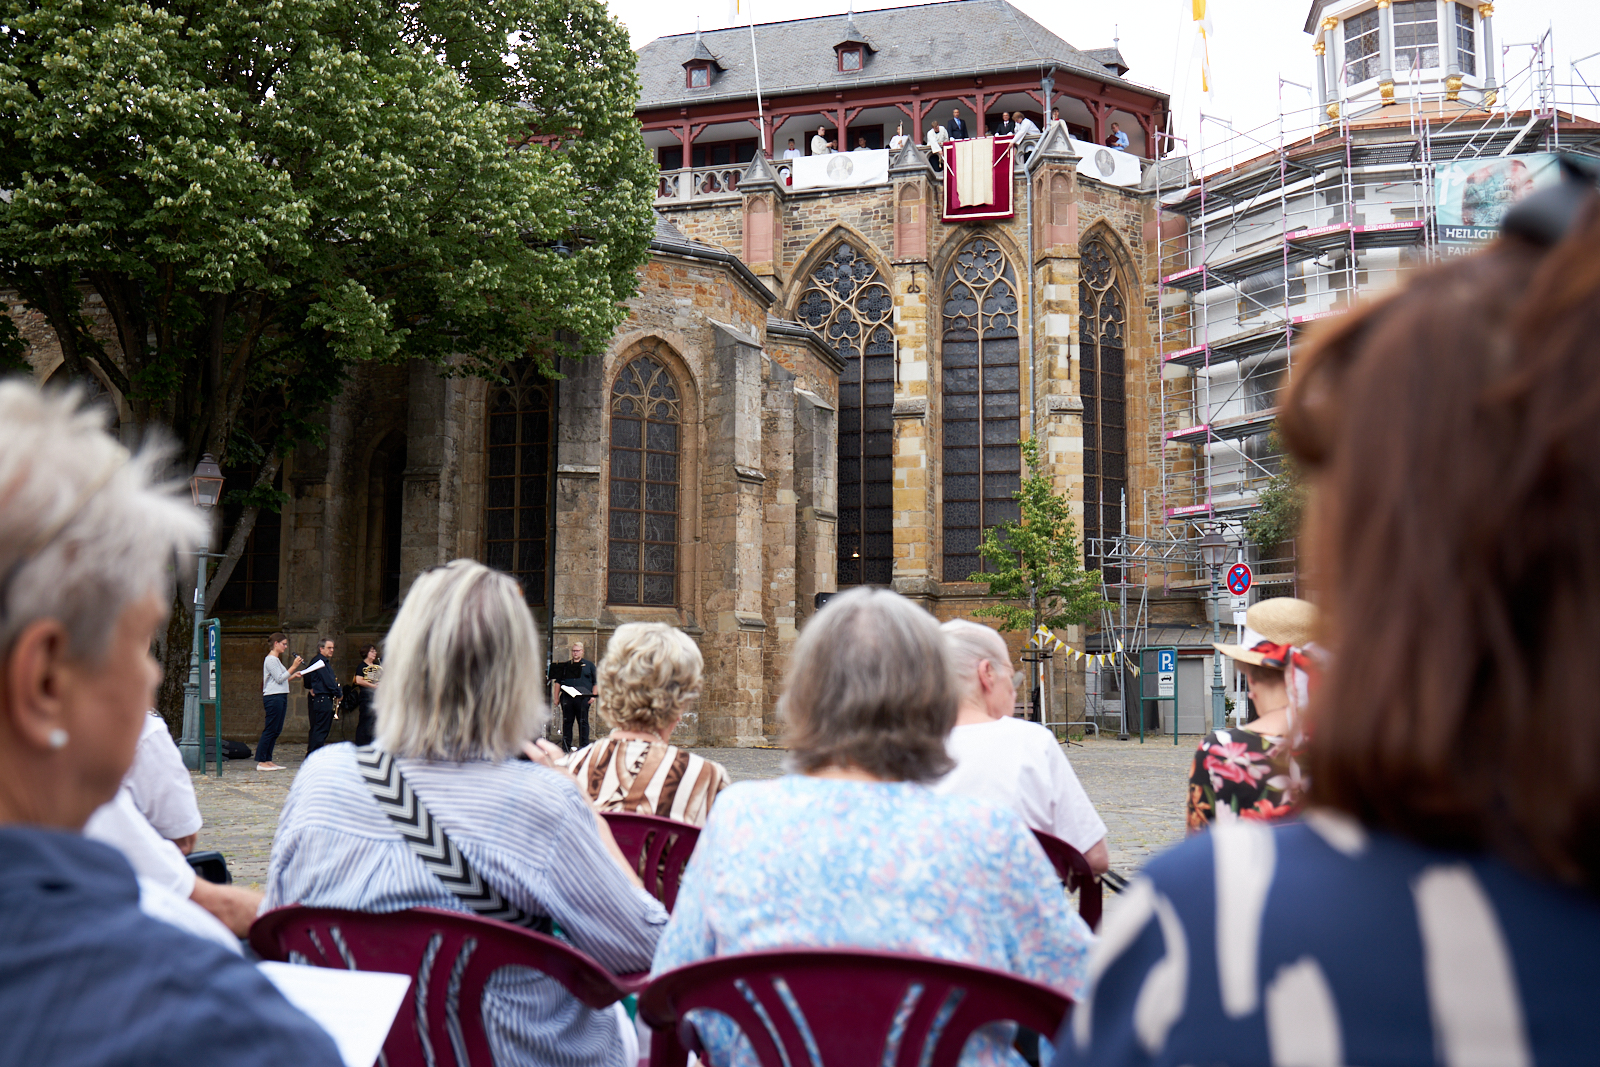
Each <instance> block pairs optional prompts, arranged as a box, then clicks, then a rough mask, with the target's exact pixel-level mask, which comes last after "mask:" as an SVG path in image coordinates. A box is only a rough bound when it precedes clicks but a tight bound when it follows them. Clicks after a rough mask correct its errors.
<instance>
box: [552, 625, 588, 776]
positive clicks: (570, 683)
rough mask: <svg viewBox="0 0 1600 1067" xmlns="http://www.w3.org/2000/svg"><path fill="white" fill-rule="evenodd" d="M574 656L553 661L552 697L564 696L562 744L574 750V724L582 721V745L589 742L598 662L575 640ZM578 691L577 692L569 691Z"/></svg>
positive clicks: (573, 643)
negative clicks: (592, 660) (562, 661)
mask: <svg viewBox="0 0 1600 1067" xmlns="http://www.w3.org/2000/svg"><path fill="white" fill-rule="evenodd" d="M570 651H571V654H572V658H571V659H570V660H567V661H566V662H564V663H552V664H550V688H551V691H552V698H554V696H555V695H556V694H559V695H560V698H561V747H562V748H563V749H565V750H566V751H568V752H571V751H572V723H573V721H574V720H576V721H577V723H578V747H579V748H584V747H587V746H588V744H589V701H591V700H593V699H594V664H593V663H591V662H590V661H589V660H586V659H584V658H583V643H582V642H580V641H574V642H572V648H571V650H570ZM568 689H572V690H575V691H576V693H577V695H576V696H574V695H573V694H572V693H569V692H567V690H568Z"/></svg>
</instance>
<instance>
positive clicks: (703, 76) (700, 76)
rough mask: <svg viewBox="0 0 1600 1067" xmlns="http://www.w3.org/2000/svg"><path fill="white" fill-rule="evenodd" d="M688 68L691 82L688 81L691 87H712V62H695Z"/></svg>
mask: <svg viewBox="0 0 1600 1067" xmlns="http://www.w3.org/2000/svg"><path fill="white" fill-rule="evenodd" d="M687 69H688V71H689V82H688V84H689V88H691V89H705V88H708V87H710V85H711V64H710V63H695V64H692V65H690V66H689V67H688V68H687Z"/></svg>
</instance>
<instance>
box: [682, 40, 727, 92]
mask: <svg viewBox="0 0 1600 1067" xmlns="http://www.w3.org/2000/svg"><path fill="white" fill-rule="evenodd" d="M721 70H722V63H721V62H720V61H718V59H717V57H716V54H715V53H713V52H712V51H711V49H709V48H707V47H706V43H705V42H704V41H702V40H701V39H700V34H699V33H698V32H697V33H695V35H694V52H693V53H691V54H690V56H689V58H688V59H686V60H684V61H683V84H685V85H687V86H688V87H689V88H691V89H709V88H711V83H712V82H713V81H715V80H716V78H717V74H718V72H720V71H721Z"/></svg>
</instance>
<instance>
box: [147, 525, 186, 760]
mask: <svg viewBox="0 0 1600 1067" xmlns="http://www.w3.org/2000/svg"><path fill="white" fill-rule="evenodd" d="M182 559H183V557H181V556H180V557H179V560H180V562H181V561H182ZM191 562H192V557H191ZM183 573H184V569H183V568H181V567H180V568H179V570H178V575H179V577H178V588H177V590H176V591H175V592H174V593H173V594H172V617H171V618H170V619H168V620H167V643H166V649H165V650H164V651H163V652H162V656H161V672H162V673H161V687H160V688H159V689H157V690H156V710H157V711H159V712H160V713H161V717H162V718H163V719H165V720H167V728H168V729H169V730H171V731H172V736H173V737H179V738H181V737H182V736H183V687H184V686H185V685H186V684H188V681H189V653H190V652H191V651H193V649H194V631H193V626H194V623H193V622H192V621H191V620H192V619H193V618H194V613H193V610H192V609H191V607H190V605H191V604H192V602H193V601H194V587H193V586H191V585H189V581H193V579H192V578H190V579H189V580H188V581H185V580H184V578H183Z"/></svg>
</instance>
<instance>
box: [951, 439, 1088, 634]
mask: <svg viewBox="0 0 1600 1067" xmlns="http://www.w3.org/2000/svg"><path fill="white" fill-rule="evenodd" d="M1022 457H1023V461H1024V462H1025V463H1026V465H1027V468H1028V474H1027V477H1025V478H1023V479H1022V488H1020V489H1019V490H1017V492H1015V493H1013V494H1012V497H1013V499H1015V500H1016V501H1017V503H1018V505H1019V507H1020V510H1021V515H1022V518H1021V521H1020V522H1005V523H1002V524H1001V525H999V526H993V527H990V528H989V529H987V530H985V531H984V532H983V543H982V544H981V545H979V546H978V553H979V554H980V555H982V556H983V558H984V561H985V562H986V563H988V564H989V566H990V567H991V568H993V569H992V570H989V571H981V572H979V573H976V574H973V575H972V576H971V577H970V578H969V579H968V581H973V582H988V583H989V595H990V596H992V597H1000V598H1002V599H1004V600H1009V601H1016V602H1018V603H1010V604H994V605H991V606H989V607H986V608H981V609H979V610H978V611H977V612H975V613H974V614H977V615H982V616H985V617H987V618H992V619H999V620H1000V624H1001V625H1000V628H1001V629H1002V630H1027V631H1030V632H1031V631H1033V630H1035V629H1037V628H1038V627H1039V625H1040V624H1043V625H1045V626H1048V627H1050V628H1051V629H1052V630H1053V629H1056V628H1058V627H1062V626H1076V625H1081V624H1082V623H1085V622H1088V621H1089V620H1090V619H1092V618H1094V616H1095V615H1096V614H1097V613H1098V612H1099V611H1100V609H1101V608H1103V607H1106V606H1107V602H1106V600H1105V598H1104V597H1102V596H1101V595H1100V572H1099V571H1085V570H1084V569H1083V550H1082V549H1081V548H1080V547H1079V544H1078V531H1077V524H1076V523H1074V522H1073V521H1072V517H1071V512H1070V511H1069V509H1068V506H1067V500H1066V498H1065V497H1062V496H1057V495H1056V493H1055V490H1054V488H1053V487H1052V486H1051V484H1050V478H1049V476H1048V475H1046V474H1044V473H1043V472H1041V470H1040V468H1039V443H1038V442H1037V441H1035V440H1034V439H1033V438H1031V437H1030V438H1023V440H1022ZM1023 604H1026V605H1027V606H1026V607H1023V606H1022V605H1023Z"/></svg>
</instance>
